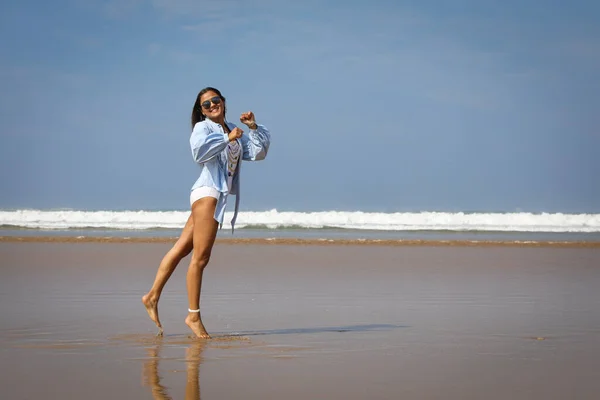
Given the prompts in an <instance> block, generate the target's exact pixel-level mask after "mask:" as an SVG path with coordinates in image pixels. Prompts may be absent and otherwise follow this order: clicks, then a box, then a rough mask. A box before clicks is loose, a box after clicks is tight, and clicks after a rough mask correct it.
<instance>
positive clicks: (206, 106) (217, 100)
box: [201, 96, 221, 110]
mask: <svg viewBox="0 0 600 400" xmlns="http://www.w3.org/2000/svg"><path fill="white" fill-rule="evenodd" d="M211 102H212V103H213V104H215V105H216V104H221V98H220V97H219V96H215V97H213V98H212V99H210V100H206V101H204V102H202V104H201V106H202V107H203V108H204V109H205V110H208V109H209V108H210V103H211Z"/></svg>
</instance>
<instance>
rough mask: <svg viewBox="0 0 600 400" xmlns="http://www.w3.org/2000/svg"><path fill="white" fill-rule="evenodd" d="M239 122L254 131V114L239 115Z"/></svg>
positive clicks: (249, 112)
mask: <svg viewBox="0 0 600 400" xmlns="http://www.w3.org/2000/svg"><path fill="white" fill-rule="evenodd" d="M240 122H241V123H242V124H245V125H247V126H248V128H250V129H256V121H255V120H254V113H253V112H252V111H248V112H245V113H242V115H240Z"/></svg>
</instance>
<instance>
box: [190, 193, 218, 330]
mask: <svg viewBox="0 0 600 400" xmlns="http://www.w3.org/2000/svg"><path fill="white" fill-rule="evenodd" d="M216 205H217V200H216V199H214V198H212V197H204V198H201V199H199V200H197V201H196V202H194V204H193V205H192V217H193V219H194V253H193V255H192V259H191V260H190V266H189V268H188V272H187V290H188V302H189V309H191V310H198V311H196V312H190V313H188V316H187V318H186V319H185V323H186V324H187V325H188V326H189V327H190V329H191V330H192V332H193V333H194V335H195V336H196V337H198V338H202V339H210V336H209V335H208V333H206V329H205V328H204V325H203V324H202V318H201V317H200V311H199V310H200V289H201V287H202V273H203V272H204V268H205V267H206V266H207V265H208V261H209V260H210V254H211V252H212V247H213V244H214V243H215V238H216V236H217V230H218V228H219V223H218V222H217V221H216V220H215V219H214V217H213V215H214V213H215V207H216Z"/></svg>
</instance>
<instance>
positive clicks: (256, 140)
mask: <svg viewBox="0 0 600 400" xmlns="http://www.w3.org/2000/svg"><path fill="white" fill-rule="evenodd" d="M240 121H241V122H242V123H243V124H245V125H247V126H248V128H250V132H248V133H247V134H246V133H244V134H243V135H242V137H241V138H240V140H241V141H242V149H243V151H244V153H243V155H242V159H244V160H248V161H259V160H264V159H265V157H266V156H267V152H268V151H269V145H270V144H271V133H270V132H269V130H268V129H267V127H266V126H264V125H258V124H257V123H256V121H255V120H254V113H253V112H252V111H249V112H246V113H242V115H241V116H240Z"/></svg>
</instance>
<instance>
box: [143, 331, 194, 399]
mask: <svg viewBox="0 0 600 400" xmlns="http://www.w3.org/2000/svg"><path fill="white" fill-rule="evenodd" d="M205 344H206V343H205V341H203V340H194V341H193V342H192V343H191V344H190V346H189V347H188V348H187V349H186V351H185V363H186V371H187V382H186V385H185V399H186V400H200V383H199V379H200V361H201V359H202V350H204V346H205ZM162 346H163V342H162V340H159V341H158V342H157V344H156V345H155V346H153V347H150V348H148V361H146V362H145V363H144V382H145V385H148V386H150V389H151V390H152V397H153V398H154V399H156V400H159V399H160V400H165V399H169V400H170V399H171V396H169V394H168V393H167V388H166V387H165V386H163V385H162V384H161V382H160V375H159V373H158V363H159V361H160V353H161V350H162Z"/></svg>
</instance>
